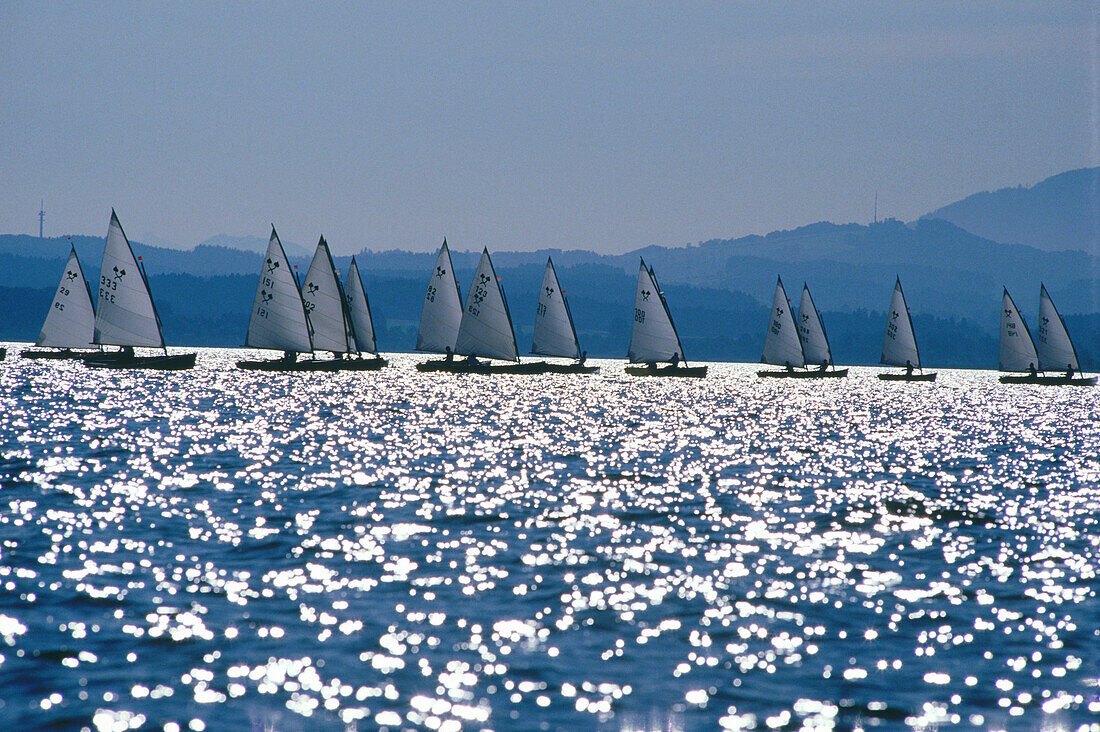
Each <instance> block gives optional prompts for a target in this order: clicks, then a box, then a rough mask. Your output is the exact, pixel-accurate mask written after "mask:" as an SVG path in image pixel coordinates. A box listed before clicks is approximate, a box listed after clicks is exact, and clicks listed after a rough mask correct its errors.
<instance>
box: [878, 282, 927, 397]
mask: <svg viewBox="0 0 1100 732" xmlns="http://www.w3.org/2000/svg"><path fill="white" fill-rule="evenodd" d="M879 362H880V363H884V364H886V365H887V366H904V367H905V373H904V374H898V373H893V372H887V373H884V374H879V375H878V377H879V378H880V379H882V380H883V381H935V380H936V372H934V371H932V372H929V373H927V374H926V373H924V369H923V368H921V364H920V352H919V351H918V350H917V336H916V333H914V331H913V316H912V315H910V313H909V306H908V305H907V304H906V302H905V293H904V292H902V289H901V277H898V278H897V281H896V282H895V283H894V294H893V296H892V297H891V298H890V310H889V311H888V312H887V313H886V333H885V334H884V335H883V337H882V358H881V359H880V361H879ZM914 369H916V370H917V371H920V373H919V374H914V373H913V370H914Z"/></svg>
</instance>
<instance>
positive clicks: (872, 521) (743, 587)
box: [0, 350, 1100, 730]
mask: <svg viewBox="0 0 1100 732" xmlns="http://www.w3.org/2000/svg"><path fill="white" fill-rule="evenodd" d="M238 356H239V353H237V352H231V351H220V350H201V351H200V355H199V366H198V367H197V368H196V369H195V370H194V371H191V372H182V373H155V372H144V373H143V372H111V371H93V370H88V369H86V368H84V367H83V366H82V365H80V364H73V363H50V362H30V361H21V360H18V359H13V357H12V356H10V355H9V358H8V360H6V361H4V362H2V363H0V481H2V483H3V488H2V493H0V728H3V729H21V728H56V729H70V728H73V729H79V728H81V727H87V728H89V729H99V730H106V729H128V728H138V727H143V728H153V729H161V728H163V729H169V730H185V729H195V730H201V729H209V730H218V729H256V730H261V729H277V730H306V729H344V728H358V729H375V728H378V727H386V728H389V729H393V730H396V729H405V728H408V729H430V730H457V729H460V728H461V729H483V728H490V729H497V730H506V729H516V730H532V729H564V730H574V729H608V730H618V729H630V730H633V729H700V730H709V729H716V728H723V727H724V728H754V727H755V728H762V729H767V728H789V729H790V728H799V727H805V728H837V729H850V728H857V727H863V728H870V727H874V726H881V727H882V728H894V727H903V726H934V725H939V726H941V727H946V726H956V725H964V726H972V727H976V728H982V729H987V728H988V729H993V728H1006V727H1008V728H1040V727H1042V728H1044V729H1063V728H1064V729H1076V728H1078V727H1079V726H1080V725H1086V726H1087V725H1090V724H1091V725H1092V728H1093V729H1100V726H1098V725H1097V724H1096V720H1097V719H1100V686H1098V684H1100V599H1098V598H1097V588H1098V586H1100V580H1098V578H1097V567H1098V563H1100V458H1098V454H1097V448H1098V447H1100V398H1098V391H1097V390H1096V389H1083V388H1053V387H1030V386H1004V385H1001V384H998V383H997V381H996V375H995V374H994V373H992V372H980V371H942V372H941V373H940V377H939V381H938V382H937V383H935V384H932V385H904V384H887V383H883V382H880V381H878V380H877V379H875V378H874V374H875V373H876V370H875V369H870V368H856V369H853V370H852V375H851V377H850V378H848V379H844V380H828V381H827V382H817V383H814V382H802V383H798V382H796V383H785V382H783V381H772V380H759V379H757V378H756V377H755V374H754V370H755V367H753V366H748V365H724V364H714V365H712V366H711V374H710V376H709V377H708V378H706V379H704V380H665V379H644V378H630V377H627V376H625V375H624V374H623V372H622V363H621V362H611V361H605V362H600V363H601V364H602V366H603V372H602V373H601V374H600V375H597V376H592V377H576V376H538V377H523V376H501V377H482V376H458V377H456V376H449V375H440V374H419V373H418V372H416V371H415V370H414V369H413V364H414V363H415V361H416V360H417V359H416V358H415V357H412V356H395V357H393V358H392V365H391V366H390V367H389V368H387V369H385V370H383V371H381V372H378V373H349V374H335V375H334V374H257V373H246V372H241V371H238V370H236V369H234V368H233V359H234V358H235V357H238Z"/></svg>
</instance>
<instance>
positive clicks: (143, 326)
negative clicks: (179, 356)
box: [94, 210, 164, 348]
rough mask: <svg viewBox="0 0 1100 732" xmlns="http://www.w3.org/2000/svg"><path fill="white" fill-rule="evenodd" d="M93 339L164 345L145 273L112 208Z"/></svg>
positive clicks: (107, 342)
mask: <svg viewBox="0 0 1100 732" xmlns="http://www.w3.org/2000/svg"><path fill="white" fill-rule="evenodd" d="M94 340H95V342H96V343H98V344H100V345H106V346H150V347H152V348H163V347H164V336H162V335H161V332H160V318H158V317H157V310H156V307H155V306H154V305H153V298H152V296H151V295H150V294H149V284H148V283H147V282H146V281H145V273H144V272H142V270H141V267H139V266H138V262H137V258H136V257H135V256H134V251H133V249H131V248H130V242H129V240H127V239H126V234H125V233H124V232H123V231H122V224H120V223H119V221H118V216H116V215H115V212H114V210H112V211H111V223H110V225H109V226H108V227H107V246H106V247H105V248H104V250H103V263H102V264H101V265H100V269H99V299H98V300H97V302H96V315H95V336H94Z"/></svg>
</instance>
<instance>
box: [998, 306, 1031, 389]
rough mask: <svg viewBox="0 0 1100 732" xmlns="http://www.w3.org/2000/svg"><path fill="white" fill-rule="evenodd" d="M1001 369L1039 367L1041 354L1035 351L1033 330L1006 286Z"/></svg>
mask: <svg viewBox="0 0 1100 732" xmlns="http://www.w3.org/2000/svg"><path fill="white" fill-rule="evenodd" d="M1000 367H1001V371H1031V370H1032V369H1038V368H1039V356H1038V354H1037V353H1036V352H1035V342H1034V341H1032V340H1031V331H1029V330H1028V329H1027V323H1025V322H1024V316H1023V315H1021V314H1020V309H1019V308H1017V307H1016V303H1015V302H1013V301H1012V296H1011V295H1009V294H1008V288H1007V287H1006V288H1005V293H1004V297H1002V298H1001V353H1000Z"/></svg>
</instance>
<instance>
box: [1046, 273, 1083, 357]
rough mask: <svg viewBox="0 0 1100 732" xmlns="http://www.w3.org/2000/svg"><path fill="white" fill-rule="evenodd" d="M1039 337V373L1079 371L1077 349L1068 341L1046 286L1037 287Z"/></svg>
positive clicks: (1062, 322)
mask: <svg viewBox="0 0 1100 732" xmlns="http://www.w3.org/2000/svg"><path fill="white" fill-rule="evenodd" d="M1038 335H1039V337H1038V339H1037V341H1036V344H1035V345H1036V346H1037V347H1038V351H1039V369H1040V370H1041V371H1067V370H1069V369H1073V370H1074V371H1080V370H1081V366H1080V365H1079V364H1078V362H1077V349H1075V348H1074V347H1073V341H1071V340H1070V339H1069V331H1067V330H1066V324H1065V322H1064V321H1063V320H1062V316H1061V314H1059V312H1058V308H1056V307H1054V302H1053V301H1052V300H1051V299H1050V294H1049V293H1047V288H1046V285H1039V333H1038Z"/></svg>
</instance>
